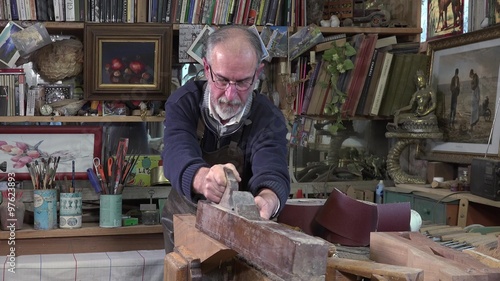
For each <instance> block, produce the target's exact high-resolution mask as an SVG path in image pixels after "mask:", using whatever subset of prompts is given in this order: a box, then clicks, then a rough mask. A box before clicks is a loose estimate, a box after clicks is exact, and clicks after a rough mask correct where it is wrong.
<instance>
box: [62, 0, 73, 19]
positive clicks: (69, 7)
mask: <svg viewBox="0 0 500 281" xmlns="http://www.w3.org/2000/svg"><path fill="white" fill-rule="evenodd" d="M65 1H66V2H65V3H64V8H65V20H66V21H76V14H75V0H65Z"/></svg>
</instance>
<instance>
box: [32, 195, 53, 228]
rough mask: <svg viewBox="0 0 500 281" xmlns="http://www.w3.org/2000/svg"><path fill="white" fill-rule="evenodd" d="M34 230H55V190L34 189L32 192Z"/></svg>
mask: <svg viewBox="0 0 500 281" xmlns="http://www.w3.org/2000/svg"><path fill="white" fill-rule="evenodd" d="M33 197H34V198H33V204H34V213H35V218H34V221H35V225H34V228H35V229H41V230H46V229H54V228H57V190H55V189H35V190H34V192H33Z"/></svg>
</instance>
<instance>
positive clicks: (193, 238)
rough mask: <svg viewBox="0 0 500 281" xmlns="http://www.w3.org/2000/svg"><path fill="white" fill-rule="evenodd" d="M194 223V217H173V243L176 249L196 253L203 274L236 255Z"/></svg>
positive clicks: (186, 215) (187, 215) (179, 215)
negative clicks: (179, 248)
mask: <svg viewBox="0 0 500 281" xmlns="http://www.w3.org/2000/svg"><path fill="white" fill-rule="evenodd" d="M195 223H196V217H195V216H194V215H190V214H185V215H181V214H178V215H174V241H175V246H176V247H180V246H184V247H185V248H186V249H188V250H189V251H191V252H193V253H196V257H197V258H199V259H200V262H201V268H202V271H203V272H207V271H210V270H211V269H213V268H216V267H217V266H219V265H220V264H221V263H223V262H225V261H229V260H231V259H232V258H233V257H235V256H236V255H237V253H236V251H234V250H232V249H230V248H228V247H226V246H225V245H224V244H222V243H220V242H218V241H217V240H215V239H213V238H211V237H209V236H207V235H205V234H204V233H202V232H201V231H200V230H198V229H197V228H196V226H195Z"/></svg>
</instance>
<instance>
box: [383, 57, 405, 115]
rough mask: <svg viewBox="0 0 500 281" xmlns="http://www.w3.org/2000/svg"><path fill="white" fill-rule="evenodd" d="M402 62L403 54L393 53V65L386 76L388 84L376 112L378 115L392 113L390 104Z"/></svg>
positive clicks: (394, 94) (392, 101)
mask: <svg viewBox="0 0 500 281" xmlns="http://www.w3.org/2000/svg"><path fill="white" fill-rule="evenodd" d="M403 62H404V56H403V54H402V53H397V54H394V57H393V65H392V66H391V71H390V73H389V76H388V77H387V81H388V85H387V87H386V89H385V93H384V98H383V100H382V104H381V105H380V109H379V113H378V115H380V116H391V114H392V112H391V110H392V105H393V103H394V99H395V98H396V88H397V86H398V83H399V80H400V78H401V73H402V70H403Z"/></svg>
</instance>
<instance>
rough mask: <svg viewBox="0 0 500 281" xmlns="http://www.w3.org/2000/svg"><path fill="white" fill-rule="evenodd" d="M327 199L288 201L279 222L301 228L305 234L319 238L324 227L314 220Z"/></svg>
mask: <svg viewBox="0 0 500 281" xmlns="http://www.w3.org/2000/svg"><path fill="white" fill-rule="evenodd" d="M325 201H326V199H315V198H311V199H308V198H301V199H288V201H286V205H285V207H284V208H283V210H282V211H281V213H280V215H279V216H278V222H279V223H283V224H287V225H290V226H294V227H298V228H300V229H301V230H302V231H303V232H304V233H307V234H309V235H313V236H318V232H320V231H321V229H322V227H321V226H320V225H319V224H318V223H317V222H316V221H315V220H314V217H315V216H316V213H317V212H318V210H319V209H320V208H321V207H323V205H324V204H325Z"/></svg>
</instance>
